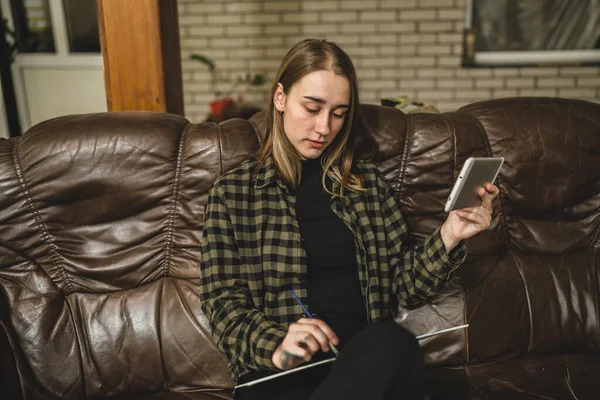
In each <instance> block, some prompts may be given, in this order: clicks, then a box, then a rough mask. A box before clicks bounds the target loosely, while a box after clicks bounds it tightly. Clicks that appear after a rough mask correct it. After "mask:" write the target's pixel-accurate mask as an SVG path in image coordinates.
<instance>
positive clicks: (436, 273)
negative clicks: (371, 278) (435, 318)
mask: <svg viewBox="0 0 600 400" xmlns="http://www.w3.org/2000/svg"><path fill="white" fill-rule="evenodd" d="M378 189H379V193H380V199H381V204H382V212H383V215H384V224H385V231H386V233H387V249H388V254H389V256H390V271H391V275H392V289H393V291H394V293H396V295H397V298H398V302H399V303H400V305H402V306H403V307H407V308H414V307H416V306H417V305H419V304H420V303H422V302H423V301H424V300H426V299H428V298H430V297H433V296H435V295H436V294H437V293H439V292H440V291H441V290H442V289H443V287H444V286H445V285H446V283H447V282H448V280H450V277H451V275H452V272H453V271H454V270H455V269H456V268H458V267H459V266H460V265H461V264H462V262H463V261H464V259H465V258H466V255H467V248H466V245H465V243H464V241H462V240H461V241H460V242H459V243H458V245H457V246H456V247H455V248H454V249H452V251H450V252H449V253H448V252H447V251H446V247H445V246H444V242H443V241H442V235H441V226H440V227H438V228H437V229H436V230H435V232H434V233H433V234H432V235H431V236H429V237H428V238H427V239H426V240H425V243H424V244H423V246H412V245H411V243H412V241H411V240H410V239H411V238H410V233H409V232H408V226H407V224H406V221H405V219H404V216H403V215H402V212H401V211H400V207H399V204H398V201H397V200H396V198H395V197H394V196H393V194H392V192H391V190H390V189H389V187H388V186H387V184H386V183H385V182H384V180H383V178H382V177H381V176H380V175H378Z"/></svg>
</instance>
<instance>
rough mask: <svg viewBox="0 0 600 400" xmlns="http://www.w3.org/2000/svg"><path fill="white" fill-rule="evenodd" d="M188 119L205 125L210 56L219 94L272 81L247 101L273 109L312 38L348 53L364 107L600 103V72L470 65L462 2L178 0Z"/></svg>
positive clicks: (209, 95) (248, 94) (599, 69)
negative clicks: (254, 78) (465, 57)
mask: <svg viewBox="0 0 600 400" xmlns="http://www.w3.org/2000/svg"><path fill="white" fill-rule="evenodd" d="M177 1H178V6H179V15H180V19H179V24H180V34H181V51H182V64H183V81H184V96H185V110H186V116H187V117H188V118H189V119H190V120H191V121H194V122H200V121H202V120H204V119H205V118H206V116H207V114H208V110H209V104H208V103H209V102H210V101H211V100H213V99H214V94H213V93H212V92H211V85H210V79H211V77H210V74H209V72H208V70H207V69H206V67H205V66H203V65H202V64H200V63H198V62H196V61H193V60H190V55H191V54H193V53H200V54H205V55H207V56H210V57H212V58H213V59H214V60H215V62H216V64H217V68H218V75H217V76H218V83H219V89H220V90H227V89H228V88H229V87H230V86H231V84H230V82H232V81H234V80H236V79H237V78H238V77H241V76H244V75H245V74H246V73H248V72H251V73H262V74H264V75H265V77H266V79H267V83H266V84H265V85H263V86H262V87H260V88H250V89H249V90H247V91H246V92H245V93H244V97H243V98H244V101H245V102H247V103H250V104H253V105H256V106H259V107H266V105H267V104H268V91H269V88H270V84H271V80H272V79H273V77H274V75H275V73H276V72H277V69H278V67H279V63H280V62H281V60H282V58H283V56H284V55H285V54H286V52H287V50H289V48H290V47H291V46H292V45H293V44H294V43H296V42H298V41H299V40H301V39H303V38H305V37H317V38H327V39H329V40H331V41H334V42H336V43H338V44H339V45H340V46H341V47H342V48H343V49H344V50H346V52H347V53H348V54H349V55H350V57H351V58H352V60H353V61H354V64H355V66H356V69H357V73H358V78H359V87H360V96H361V101H362V102H364V103H379V101H380V99H381V97H387V96H398V95H408V96H409V98H410V99H413V100H418V101H423V102H426V103H433V104H434V105H436V106H437V107H438V108H439V109H440V110H441V111H451V110H455V109H457V108H459V107H461V106H463V105H465V104H468V103H471V102H474V101H479V100H487V99H494V98H501V97H512V96H560V97H566V98H578V99H583V100H589V101H594V102H600V67H577V66H568V67H567V66H565V67H561V66H549V67H522V68H515V67H511V68H499V67H498V68H463V67H462V66H461V57H462V54H461V53H462V30H463V26H464V18H465V10H466V2H465V1H464V0H372V1H371V0H369V1H367V0H303V1H294V0H285V1H284V0H279V1H273V0H243V1H242V0H238V1H232V0H177Z"/></svg>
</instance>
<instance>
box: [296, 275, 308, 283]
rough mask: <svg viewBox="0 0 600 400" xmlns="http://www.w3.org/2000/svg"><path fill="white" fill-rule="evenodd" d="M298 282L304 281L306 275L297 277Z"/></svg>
mask: <svg viewBox="0 0 600 400" xmlns="http://www.w3.org/2000/svg"><path fill="white" fill-rule="evenodd" d="M298 282H300V283H306V277H305V276H301V277H300V278H298Z"/></svg>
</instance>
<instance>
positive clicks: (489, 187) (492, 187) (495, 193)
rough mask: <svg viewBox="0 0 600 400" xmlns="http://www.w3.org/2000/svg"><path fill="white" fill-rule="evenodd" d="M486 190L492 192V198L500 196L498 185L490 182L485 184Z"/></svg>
mask: <svg viewBox="0 0 600 400" xmlns="http://www.w3.org/2000/svg"><path fill="white" fill-rule="evenodd" d="M485 190H487V191H488V193H490V194H491V195H492V198H494V197H496V196H498V194H500V189H498V186H496V185H493V184H491V183H488V184H487V185H486V186H485Z"/></svg>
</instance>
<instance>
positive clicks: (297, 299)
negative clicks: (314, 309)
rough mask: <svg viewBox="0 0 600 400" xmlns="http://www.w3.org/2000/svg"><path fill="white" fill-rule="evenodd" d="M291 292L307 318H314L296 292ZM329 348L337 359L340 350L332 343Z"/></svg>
mask: <svg viewBox="0 0 600 400" xmlns="http://www.w3.org/2000/svg"><path fill="white" fill-rule="evenodd" d="M290 292H292V296H294V299H296V301H297V302H298V304H300V307H302V309H303V310H304V312H305V313H306V316H307V317H308V318H314V317H313V315H312V314H311V313H310V311H308V309H307V308H306V307H305V306H304V304H302V302H301V301H300V298H299V297H298V296H296V293H294V291H293V290H292V289H290ZM329 348H330V349H331V351H333V354H335V356H336V357H337V356H338V354H340V352H339V350H338V349H337V348H336V347H335V346H334V345H333V344H331V342H329Z"/></svg>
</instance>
